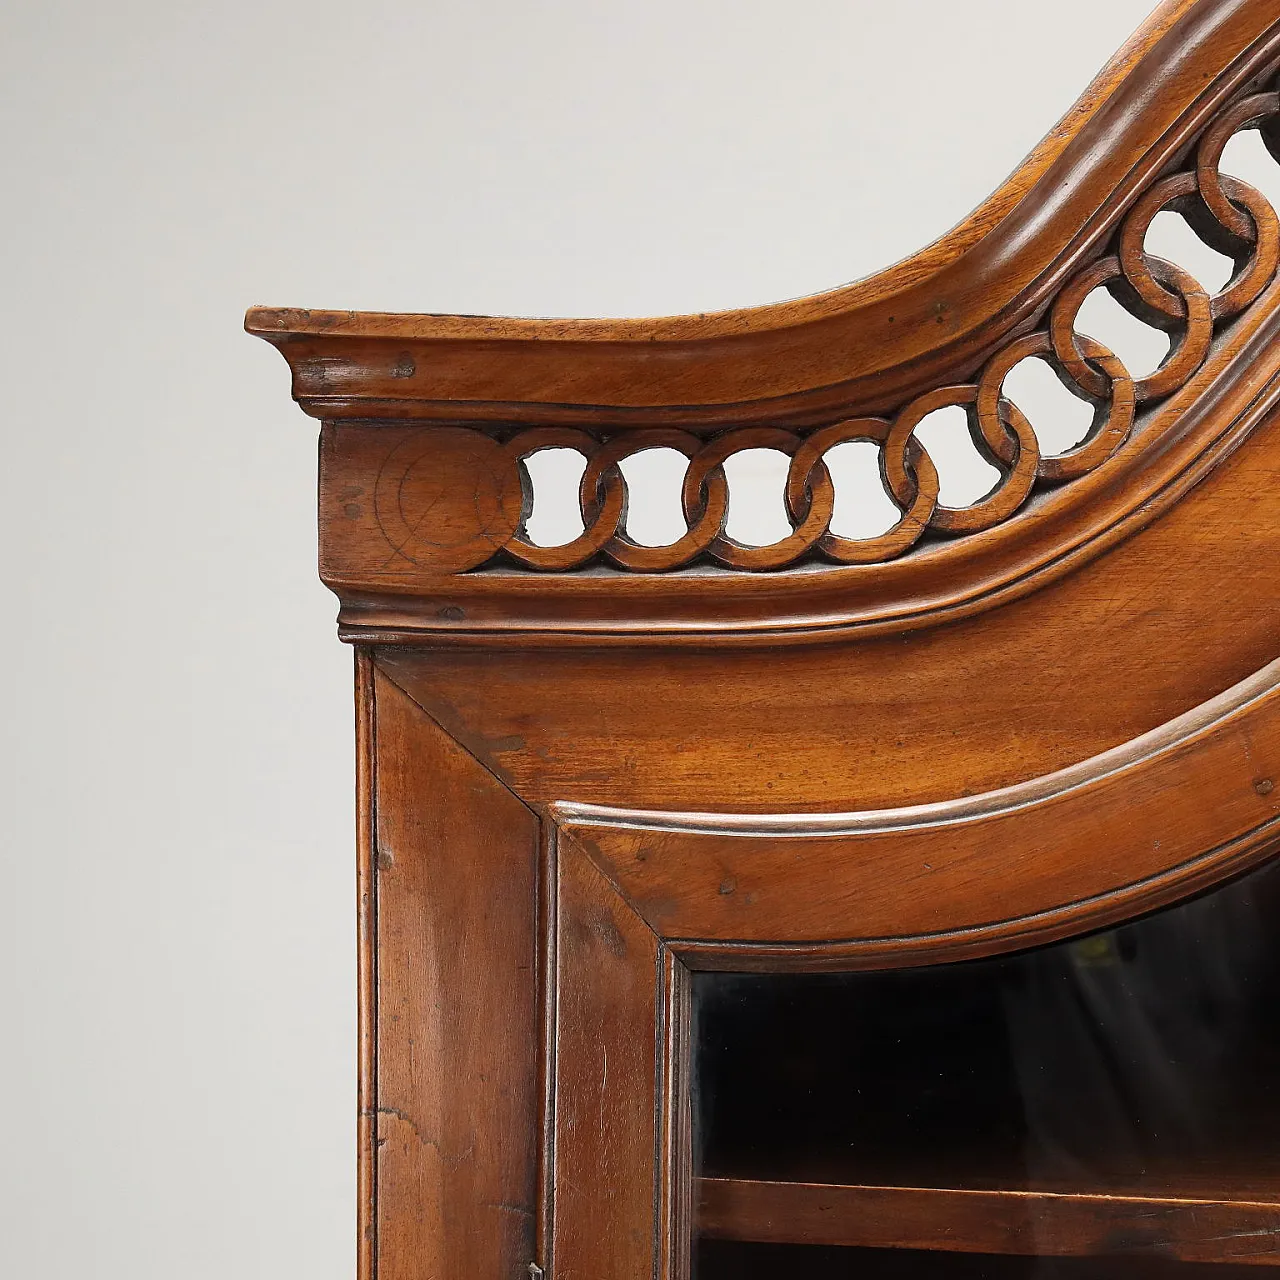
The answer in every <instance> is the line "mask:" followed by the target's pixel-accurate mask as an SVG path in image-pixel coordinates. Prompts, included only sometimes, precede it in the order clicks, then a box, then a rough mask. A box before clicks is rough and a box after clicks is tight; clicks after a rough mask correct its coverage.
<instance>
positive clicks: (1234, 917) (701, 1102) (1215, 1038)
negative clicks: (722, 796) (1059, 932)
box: [693, 862, 1280, 1280]
mask: <svg viewBox="0 0 1280 1280" xmlns="http://www.w3.org/2000/svg"><path fill="white" fill-rule="evenodd" d="M1277 926H1280V863H1278V862H1271V863H1268V864H1267V865H1265V866H1264V867H1262V868H1260V869H1258V870H1256V871H1254V872H1252V873H1250V874H1249V875H1247V876H1244V877H1242V878H1240V879H1238V880H1236V881H1234V882H1232V883H1229V884H1226V885H1223V886H1220V887H1219V888H1217V889H1215V890H1213V891H1211V892H1209V893H1207V894H1205V895H1203V896H1201V897H1199V898H1197V899H1194V900H1192V901H1189V902H1185V903H1182V904H1180V905H1178V906H1176V907H1172V908H1168V909H1166V910H1164V911H1161V912H1157V913H1155V914H1152V915H1150V916H1147V917H1145V918H1143V919H1140V920H1135V921H1132V922H1129V923H1126V924H1124V925H1122V926H1120V927H1118V928H1114V929H1109V930H1106V931H1105V932H1100V933H1095V934H1092V935H1089V936H1087V937H1083V938H1077V939H1072V940H1069V941H1065V942H1061V943H1056V944H1054V945H1051V946H1046V947H1041V948H1037V949H1035V950H1030V951H1023V952H1017V953H1013V954H1010V955H1005V956H998V957H993V958H990V959H984V960H973V961H966V962H962V963H956V964H945V965H935V966H926V967H921V968H914V969H898V970H889V971H869V970H868V971H861V972H856V973H844V974H769V975H740V974H712V973H705V974H697V975H695V978H694V1004H693V1017H694V1045H695V1058H694V1062H695V1072H694V1151H695V1172H696V1174H697V1175H699V1176H700V1177H701V1178H703V1179H717V1180H729V1181H728V1182H724V1181H718V1182H710V1181H706V1182H703V1183H701V1184H700V1189H699V1193H698V1194H699V1205H700V1208H699V1210H698V1213H699V1215H700V1221H701V1222H702V1224H703V1230H704V1232H706V1233H710V1234H712V1235H715V1236H717V1237H722V1238H725V1239H727V1240H728V1241H730V1242H736V1241H741V1240H750V1239H753V1238H763V1239H767V1240H772V1241H780V1240H782V1241H796V1242H797V1243H799V1242H804V1241H810V1242H813V1243H815V1244H816V1243H821V1244H824V1245H844V1246H855V1245H860V1246H876V1248H863V1249H861V1250H856V1252H859V1253H861V1254H865V1255H866V1257H865V1258H863V1259H862V1261H861V1262H858V1263H857V1266H858V1268H859V1274H860V1275H867V1276H875V1275H881V1274H883V1275H886V1276H888V1275H895V1276H896V1275H899V1274H903V1275H905V1274H916V1272H914V1271H910V1270H908V1271H896V1270H893V1269H892V1268H893V1267H895V1266H899V1265H901V1266H904V1267H905V1266H908V1263H907V1262H905V1261H903V1259H901V1258H899V1259H896V1260H890V1261H887V1262H882V1261H876V1259H875V1257H873V1256H872V1255H876V1256H878V1249H879V1247H880V1246H883V1245H899V1244H900V1245H901V1246H902V1248H901V1250H893V1251H892V1252H902V1253H903V1254H904V1255H905V1253H906V1252H907V1250H908V1249H910V1248H914V1249H919V1248H920V1247H921V1246H922V1245H924V1246H927V1247H928V1248H929V1249H937V1250H939V1251H947V1252H946V1256H945V1257H944V1256H942V1252H939V1253H937V1254H930V1255H926V1256H928V1257H931V1258H932V1259H933V1261H932V1262H931V1264H930V1265H931V1266H932V1267H934V1269H935V1270H936V1273H937V1274H938V1275H939V1276H940V1277H943V1278H944V1280H945V1277H946V1276H948V1275H956V1276H961V1275H964V1276H968V1275H991V1276H993V1277H999V1276H1005V1275H1009V1276H1014V1275H1017V1276H1022V1275H1036V1276H1042V1275H1043V1276H1049V1275H1053V1276H1057V1275H1061V1276H1063V1277H1074V1276H1079V1277H1081V1280H1084V1278H1085V1277H1088V1278H1089V1280H1095V1278H1097V1277H1103V1276H1110V1275H1111V1274H1113V1272H1112V1270H1109V1269H1107V1268H1108V1267H1109V1266H1110V1264H1109V1263H1107V1262H1106V1258H1107V1257H1108V1256H1111V1255H1117V1256H1125V1255H1146V1260H1145V1261H1144V1263H1143V1265H1144V1266H1149V1267H1151V1268H1155V1269H1154V1270H1150V1272H1149V1274H1150V1275H1151V1276H1153V1277H1157V1276H1163V1275H1165V1274H1166V1273H1168V1274H1172V1272H1176V1273H1177V1275H1178V1276H1179V1277H1182V1280H1187V1278H1188V1277H1190V1276H1191V1275H1192V1274H1193V1273H1197V1272H1196V1268H1203V1267H1205V1266H1211V1267H1215V1266H1219V1265H1221V1264H1227V1263H1235V1262H1239V1261H1243V1260H1244V1259H1245V1258H1248V1260H1249V1261H1251V1262H1253V1263H1259V1262H1261V1263H1267V1264H1272V1265H1280V1018H1278V1017H1277V1013H1280V927H1277ZM759 1183H771V1184H775V1185H774V1186H773V1187H764V1188H763V1189H762V1188H761V1187H760V1186H759V1185H756V1184H759ZM797 1183H812V1184H821V1185H820V1186H819V1187H818V1188H817V1189H816V1190H815V1191H814V1193H813V1194H809V1193H808V1192H805V1193H804V1194H803V1195H800V1194H798V1193H797V1192H795V1191H794V1190H792V1188H794V1186H795V1184H797ZM777 1184H782V1185H780V1186H779V1185H777ZM821 1186H836V1187H839V1188H843V1189H844V1191H843V1192H842V1193H841V1194H840V1195H833V1194H825V1193H824V1194H818V1192H819V1191H821ZM895 1188H896V1189H901V1188H917V1189H920V1190H919V1191H917V1192H911V1193H908V1192H904V1191H902V1190H896V1191H888V1190H886V1189H895ZM960 1191H964V1192H969V1193H974V1192H981V1193H987V1198H985V1199H983V1198H982V1197H977V1198H975V1196H973V1195H972V1194H970V1195H967V1196H960V1195H958V1194H957V1192H960ZM806 1196H807V1199H806ZM771 1197H772V1198H771ZM1156 1202H1160V1203H1156ZM1191 1202H1196V1203H1194V1204H1193V1203H1191ZM1201 1202H1203V1203H1201ZM752 1215H755V1216H756V1217H759V1218H769V1219H770V1220H771V1221H773V1222H774V1226H773V1227H771V1228H770V1229H769V1230H765V1231H763V1232H762V1233H758V1234H757V1235H756V1236H753V1235H752V1234H751V1232H752V1226H751V1221H750V1219H751V1217H752ZM824 1215H825V1216H824ZM832 1222H837V1224H839V1223H841V1222H843V1223H845V1224H846V1225H844V1226H842V1225H837V1226H836V1227H835V1228H833V1227H832V1226H831V1225H830V1224H831V1223H832ZM779 1223H781V1224H783V1225H782V1226H781V1227H779V1226H778V1224H779ZM788 1223H790V1224H792V1225H791V1226H790V1227H789V1226H788V1225H787V1224H788ZM846 1228H847V1229H846ZM788 1230H790V1231H792V1232H793V1234H787V1232H788ZM895 1233H896V1234H895ZM705 1247H706V1248H712V1243H711V1242H708V1243H706V1246H705ZM717 1247H718V1245H717ZM725 1247H726V1248H728V1244H725ZM742 1247H743V1248H747V1249H748V1252H752V1251H758V1250H759V1249H761V1248H766V1247H776V1246H763V1245H752V1246H746V1245H743V1246H742ZM952 1251H954V1252H952ZM961 1252H963V1253H964V1254H965V1256H964V1257H962V1256H960V1253H961ZM849 1253H850V1249H849V1248H842V1249H838V1250H837V1251H836V1254H835V1255H833V1258H834V1260H833V1261H831V1262H830V1263H829V1265H830V1266H832V1267H835V1268H836V1270H834V1271H830V1272H829V1274H831V1275H837V1274H838V1275H844V1274H846V1271H845V1270H841V1269H840V1268H842V1267H846V1266H851V1265H854V1264H853V1263H850V1262H849ZM1036 1253H1041V1254H1047V1255H1054V1254H1061V1255H1068V1254H1080V1253H1084V1254H1096V1255H1098V1256H1096V1257H1085V1258H1083V1259H1078V1260H1077V1261H1074V1262H1072V1261H1071V1260H1070V1259H1067V1258H1064V1259H1063V1260H1061V1261H1060V1262H1054V1264H1053V1265H1054V1267H1059V1268H1060V1269H1059V1270H1054V1269H1052V1268H1051V1269H1048V1270H1046V1269H1044V1267H1039V1268H1038V1269H1033V1270H1028V1269H1027V1268H1028V1267H1029V1266H1031V1265H1032V1263H1033V1262H1034V1258H1031V1259H1028V1258H1025V1257H1024V1258H1022V1259H1021V1260H1020V1259H1019V1257H1018V1255H1034V1254H1036ZM996 1254H999V1255H1005V1256H1002V1257H1001V1258H999V1259H997V1260H996V1261H991V1259H990V1258H988V1259H987V1261H986V1262H981V1264H980V1265H979V1262H976V1261H975V1259H982V1258H984V1257H987V1255H996ZM1151 1255H1163V1257H1152V1256H1151ZM707 1256H711V1255H707ZM716 1256H719V1255H716ZM726 1256H728V1255H726ZM808 1256H809V1259H810V1260H809V1261H806V1262H805V1267H806V1271H805V1272H804V1274H806V1275H807V1274H809V1272H808V1270H807V1268H808V1267H809V1265H810V1262H813V1265H815V1266H816V1265H818V1263H817V1262H814V1261H813V1260H814V1259H817V1258H818V1255H817V1254H813V1255H808ZM966 1258H967V1260H966ZM1179 1258H1181V1259H1183V1260H1184V1261H1182V1262H1179V1261H1177V1259H1179ZM988 1264H989V1265H988ZM716 1265H719V1264H716ZM726 1265H727V1264H726ZM822 1265H824V1266H825V1265H828V1263H822ZM864 1265H865V1267H866V1268H867V1269H866V1270H863V1269H862V1268H863V1267H864ZM1126 1265H1128V1266H1130V1267H1132V1265H1134V1257H1126ZM705 1266H706V1267H711V1266H712V1263H710V1262H708V1263H706V1264H705ZM974 1266H978V1267H979V1269H978V1270H977V1271H974V1270H973V1269H972V1268H973V1267H974ZM884 1267H888V1268H890V1269H888V1270H884V1269H883V1268H884ZM965 1268H969V1269H968V1270H966V1269H965ZM983 1268H986V1269H983ZM1082 1268H1083V1269H1082ZM1161 1268H1163V1269H1161ZM1170 1269H1172V1271H1170ZM706 1274H707V1275H713V1274H719V1273H717V1272H715V1271H714V1270H711V1271H706ZM735 1274H736V1273H735ZM742 1274H743V1275H746V1274H749V1273H747V1272H742ZM750 1274H754V1273H750ZM797 1274H799V1273H797ZM813 1274H815V1275H818V1274H821V1275H826V1274H828V1272H827V1271H817V1272H814V1273H813ZM848 1274H852V1272H848ZM1125 1274H1126V1275H1138V1274H1143V1275H1145V1274H1148V1272H1147V1271H1143V1272H1141V1273H1139V1272H1134V1271H1132V1270H1130V1271H1126V1273H1125ZM1205 1274H1206V1275H1208V1274H1209V1273H1208V1272H1205ZM1215 1274H1216V1272H1215Z"/></svg>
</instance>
